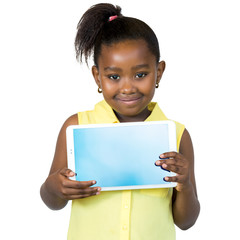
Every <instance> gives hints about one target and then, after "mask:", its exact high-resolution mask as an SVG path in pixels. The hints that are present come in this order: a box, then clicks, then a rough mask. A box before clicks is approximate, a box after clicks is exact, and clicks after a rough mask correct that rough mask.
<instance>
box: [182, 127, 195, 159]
mask: <svg viewBox="0 0 240 240" xmlns="http://www.w3.org/2000/svg"><path fill="white" fill-rule="evenodd" d="M179 152H180V153H181V154H183V155H185V156H187V157H188V158H189V160H190V161H191V162H192V161H193V159H194V153H193V144H192V139H191V136H190V134H189V132H188V130H187V129H186V128H185V129H184V132H183V134H182V138H181V142H180V148H179Z"/></svg>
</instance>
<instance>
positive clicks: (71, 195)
mask: <svg viewBox="0 0 240 240" xmlns="http://www.w3.org/2000/svg"><path fill="white" fill-rule="evenodd" d="M68 190H69V189H68ZM75 190H76V189H75ZM100 192H101V188H100V187H97V188H94V189H93V188H90V189H84V190H83V189H81V191H80V192H79V191H78V192H75V191H73V190H72V191H71V190H70V191H68V193H67V194H63V195H64V198H65V199H68V200H73V199H79V198H86V197H91V196H96V195H99V194H100Z"/></svg>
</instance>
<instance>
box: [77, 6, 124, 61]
mask: <svg viewBox="0 0 240 240" xmlns="http://www.w3.org/2000/svg"><path fill="white" fill-rule="evenodd" d="M112 16H122V15H121V8H120V7H119V6H116V7H115V6H114V5H112V4H104V3H100V4H97V5H94V6H92V7H91V8H90V9H88V10H87V11H86V12H85V13H84V14H83V16H82V18H81V19H80V21H79V23H78V25H77V35H76V38H75V50H76V58H77V59H78V60H80V62H82V59H83V55H84V56H85V61H86V63H87V60H88V58H89V57H90V56H91V54H92V52H93V50H94V47H95V45H96V42H97V40H98V38H99V35H101V32H102V29H103V26H104V25H105V24H107V23H108V22H109V18H110V17H112Z"/></svg>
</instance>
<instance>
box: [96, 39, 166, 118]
mask: <svg viewBox="0 0 240 240" xmlns="http://www.w3.org/2000/svg"><path fill="white" fill-rule="evenodd" d="M164 69H165V62H163V61H162V62H160V63H158V64H157V63H156V57H155V56H154V55H153V54H152V53H151V52H150V50H149V49H148V46H147V44H146V42H145V41H144V40H126V41H123V42H119V43H116V44H113V45H111V46H106V45H102V49H101V54H100V56H99V59H98V68H97V67H96V66H93V68H92V72H93V76H94V78H95V81H96V83H97V85H98V87H100V88H101V89H102V93H103V96H104V99H105V101H106V102H107V103H108V104H109V105H110V106H111V107H112V108H113V110H114V111H115V113H116V115H117V117H118V119H119V121H120V122H134V121H144V120H145V119H146V118H147V117H148V116H149V115H150V111H149V110H148V107H147V106H148V104H149V103H150V102H151V100H152V98H153V95H154V92H155V87H156V83H159V81H160V79H161V76H162V74H163V72H164Z"/></svg>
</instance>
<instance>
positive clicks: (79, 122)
mask: <svg viewBox="0 0 240 240" xmlns="http://www.w3.org/2000/svg"><path fill="white" fill-rule="evenodd" d="M77 116H78V125H80V124H81V118H82V113H81V112H78V114H77Z"/></svg>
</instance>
